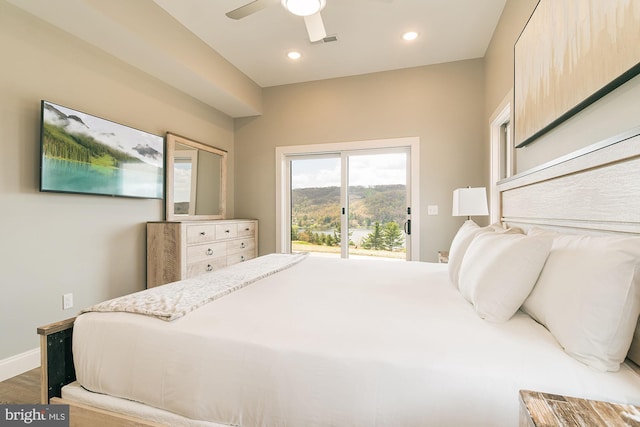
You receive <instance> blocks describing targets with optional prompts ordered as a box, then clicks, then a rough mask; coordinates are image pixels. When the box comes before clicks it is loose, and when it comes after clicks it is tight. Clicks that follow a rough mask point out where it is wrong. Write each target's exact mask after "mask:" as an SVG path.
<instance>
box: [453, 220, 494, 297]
mask: <svg viewBox="0 0 640 427" xmlns="http://www.w3.org/2000/svg"><path fill="white" fill-rule="evenodd" d="M493 231H494V230H493V228H491V226H489V227H480V226H478V224H476V223H475V222H473V221H472V220H467V221H465V222H464V224H462V226H461V227H460V229H459V230H458V232H457V233H456V235H455V237H454V238H453V242H451V248H450V249H449V263H448V266H447V267H448V269H449V277H450V278H451V282H453V284H454V285H455V286H456V287H458V276H459V274H460V266H461V265H462V258H463V257H464V253H465V252H466V251H467V248H468V247H469V245H470V244H471V241H472V240H473V239H474V238H475V237H476V236H478V235H480V234H482V233H489V232H493Z"/></svg>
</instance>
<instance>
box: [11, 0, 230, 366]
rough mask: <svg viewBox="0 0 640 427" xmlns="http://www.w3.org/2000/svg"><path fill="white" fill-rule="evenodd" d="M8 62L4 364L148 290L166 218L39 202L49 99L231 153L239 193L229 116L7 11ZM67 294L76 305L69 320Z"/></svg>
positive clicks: (131, 203) (132, 206)
mask: <svg viewBox="0 0 640 427" xmlns="http://www.w3.org/2000/svg"><path fill="white" fill-rule="evenodd" d="M0 52H2V70H1V72H0V100H1V102H0V148H1V151H0V152H1V153H2V155H0V209H1V211H0V212H1V213H0V218H1V221H0V267H1V268H0V271H1V274H0V290H1V292H2V296H1V297H0V328H1V330H2V333H1V334H0V335H1V336H2V340H1V341H2V342H1V343H0V360H2V359H5V358H7V357H9V356H13V355H16V354H20V353H23V352H26V351H28V350H30V349H33V348H35V347H37V345H38V340H37V336H36V333H35V331H36V327H37V326H40V325H43V324H46V323H49V322H53V321H56V320H60V319H64V318H67V317H71V316H74V315H75V314H76V313H77V311H78V310H79V309H81V308H83V307H87V306H89V305H91V304H93V303H96V302H98V301H101V300H104V299H107V298H111V297H115V296H117V295H121V294H127V293H131V292H133V291H137V290H140V289H142V288H143V287H144V284H145V274H146V273H145V265H146V261H145V222H146V221H150V220H161V219H162V218H163V202H162V201H161V200H144V199H128V198H118V197H115V198H111V197H101V196H88V195H68V194H56V193H40V192H38V167H39V131H40V129H39V128H40V125H39V120H40V119H39V116H40V100H41V99H47V100H49V101H52V102H55V103H58V104H62V105H65V106H68V107H72V108H76V109H78V110H81V111H84V112H87V113H91V114H94V115H98V116H101V117H104V118H107V119H110V120H113V121H116V122H119V123H122V124H125V125H129V126H133V127H136V128H139V129H142V130H145V131H148V132H151V133H154V134H158V135H163V134H164V133H165V132H166V131H168V130H170V131H173V132H176V133H178V134H182V135H185V136H189V137H191V138H193V139H196V140H199V141H202V142H204V143H209V144H215V145H217V146H219V147H221V148H223V149H226V150H229V151H230V154H231V156H230V166H231V167H230V172H229V173H230V178H231V179H230V180H229V184H230V191H231V192H233V188H234V186H233V179H232V178H233V122H232V119H230V118H229V117H227V116H226V115H223V114H221V113H219V112H217V111H216V110H214V109H212V108H210V107H207V106H205V105H204V104H202V103H200V102H199V101H196V100H194V99H193V98H190V97H188V96H186V95H184V94H182V93H180V92H178V91H176V90H174V89H171V88H169V87H168V86H167V85H165V84H163V83H160V82H159V81H157V80H155V79H153V78H150V77H149V76H148V75H146V74H143V73H141V72H139V71H137V70H136V69H134V68H131V67H130V66H128V65H125V64H123V63H122V62H120V61H118V60H116V59H114V58H113V57H111V56H109V55H106V54H104V53H102V52H101V51H98V50H97V49H95V48H93V47H91V46H89V45H87V44H86V43H84V42H82V41H80V40H78V39H76V38H73V37H71V36H68V35H67V34H66V33H64V32H62V31H60V30H56V29H53V28H52V27H51V26H49V25H47V24H44V23H42V22H41V21H39V20H37V19H35V18H33V17H31V16H30V15H27V14H25V13H24V12H22V11H20V10H19V9H16V8H15V7H13V6H11V5H9V4H7V3H6V2H4V1H0ZM231 194H233V193H231ZM233 210H234V207H233V198H230V200H229V211H230V213H231V215H233ZM68 292H72V293H73V294H74V299H75V306H74V308H73V309H71V310H67V311H63V310H62V295H63V294H64V293H68Z"/></svg>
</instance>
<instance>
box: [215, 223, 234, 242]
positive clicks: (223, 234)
mask: <svg viewBox="0 0 640 427" xmlns="http://www.w3.org/2000/svg"><path fill="white" fill-rule="evenodd" d="M236 237H238V224H217V225H216V240H223V239H234V238H236Z"/></svg>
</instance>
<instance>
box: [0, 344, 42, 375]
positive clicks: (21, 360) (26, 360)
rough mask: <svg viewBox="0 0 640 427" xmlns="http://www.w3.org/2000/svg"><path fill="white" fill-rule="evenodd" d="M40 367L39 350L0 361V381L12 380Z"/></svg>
mask: <svg viewBox="0 0 640 427" xmlns="http://www.w3.org/2000/svg"><path fill="white" fill-rule="evenodd" d="M38 366H40V348H39V347H38V348H34V349H33V350H29V351H25V352H24V353H20V354H16V355H15V356H11V357H8V358H6V359H3V360H0V381H4V380H6V379H9V378H13V377H15V376H16V375H20V374H22V373H24V372H27V371H30V370H31V369H35V368H37V367H38Z"/></svg>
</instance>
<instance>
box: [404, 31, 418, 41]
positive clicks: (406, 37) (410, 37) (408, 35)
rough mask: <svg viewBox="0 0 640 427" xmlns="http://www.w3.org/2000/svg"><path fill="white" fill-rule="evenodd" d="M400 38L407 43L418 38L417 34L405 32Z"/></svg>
mask: <svg viewBox="0 0 640 427" xmlns="http://www.w3.org/2000/svg"><path fill="white" fill-rule="evenodd" d="M402 38H403V39H404V40H406V41H408V42H410V41H412V40H415V39H417V38H418V33H417V32H415V31H407V32H406V33H404V34H403V35H402Z"/></svg>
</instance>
